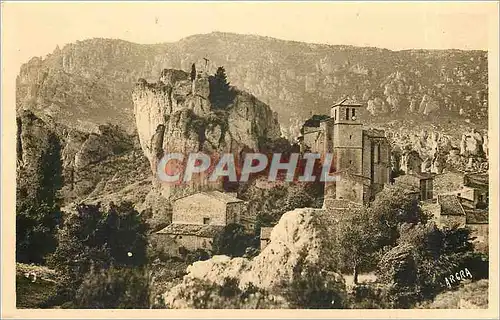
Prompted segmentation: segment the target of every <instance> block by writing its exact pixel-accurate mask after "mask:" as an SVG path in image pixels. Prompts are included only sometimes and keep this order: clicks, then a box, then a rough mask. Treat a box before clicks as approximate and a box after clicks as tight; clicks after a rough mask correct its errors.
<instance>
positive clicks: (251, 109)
mask: <svg viewBox="0 0 500 320" xmlns="http://www.w3.org/2000/svg"><path fill="white" fill-rule="evenodd" d="M188 78H189V75H188V74H187V73H185V72H183V71H179V70H173V69H169V70H164V71H163V72H162V73H161V76H160V79H159V81H158V82H157V83H153V84H150V83H148V82H147V81H146V80H143V79H141V80H140V81H139V82H138V83H137V85H136V87H135V89H134V92H133V94H132V99H133V102H134V114H135V119H136V125H137V132H138V136H139V140H140V143H141V147H142V150H143V152H144V154H145V156H146V157H147V158H148V160H149V162H150V165H151V169H152V172H153V175H154V180H156V182H158V183H157V186H160V189H161V190H162V194H163V196H165V197H166V198H170V197H171V196H173V195H179V193H176V192H174V191H175V190H177V191H178V190H181V189H183V188H181V187H180V186H176V187H173V186H172V185H166V184H160V183H159V181H158V178H157V175H156V169H157V165H158V162H159V161H160V159H161V158H162V157H163V155H164V154H165V153H166V152H170V153H173V152H177V153H182V154H183V155H184V156H185V157H186V158H187V157H188V155H189V154H190V153H192V152H203V153H205V154H209V155H210V154H222V153H232V154H233V155H239V154H240V152H241V151H243V150H254V151H257V150H259V149H260V147H261V145H262V144H263V143H265V142H267V141H273V140H276V139H278V138H279V137H280V127H279V124H278V120H277V116H276V114H275V113H273V112H272V110H271V109H270V108H269V106H267V105H266V104H264V103H262V102H260V101H259V100H257V99H256V98H255V97H254V96H252V95H250V94H248V93H245V92H243V91H240V90H237V89H234V90H235V97H234V100H233V101H232V103H230V104H229V105H228V106H227V107H225V108H223V109H220V108H216V107H214V106H213V105H212V104H211V103H210V99H209V95H210V88H209V80H208V76H206V75H201V76H200V77H199V78H198V79H196V80H195V81H191V80H190V79H188ZM200 183H201V184H203V182H200ZM199 186H200V185H198V183H193V184H191V185H189V186H186V189H185V190H184V191H185V192H191V191H192V190H193V189H196V188H197V187H199ZM173 192H174V193H173Z"/></svg>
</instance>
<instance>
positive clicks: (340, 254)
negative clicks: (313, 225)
mask: <svg viewBox="0 0 500 320" xmlns="http://www.w3.org/2000/svg"><path fill="white" fill-rule="evenodd" d="M377 227H378V226H377V224H373V220H372V216H370V214H369V212H368V211H367V210H365V209H364V208H352V209H348V210H346V211H345V213H344V214H343V215H342V217H340V219H339V221H338V223H337V225H336V226H335V227H334V228H335V234H336V239H335V241H334V252H335V255H334V256H335V257H336V258H337V259H336V260H337V261H336V265H337V267H338V268H340V270H343V271H346V270H351V271H352V273H353V276H354V283H355V284H357V283H358V274H359V271H360V269H361V268H363V267H365V266H366V265H367V264H368V263H369V262H370V260H371V259H370V258H373V254H374V253H375V252H376V251H377V250H378V249H379V248H378V247H377V244H376V242H374V241H373V240H374V238H377V234H378V233H379V231H378V230H377Z"/></svg>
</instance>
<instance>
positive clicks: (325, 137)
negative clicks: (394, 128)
mask: <svg viewBox="0 0 500 320" xmlns="http://www.w3.org/2000/svg"><path fill="white" fill-rule="evenodd" d="M363 109H364V108H363V105H362V104H360V103H356V102H353V101H349V100H344V101H342V102H340V103H337V104H335V105H333V106H332V107H331V110H330V116H329V117H322V118H321V119H318V120H317V121H308V122H306V124H305V125H304V127H303V135H302V137H301V139H300V140H301V144H302V151H304V152H313V153H320V154H326V153H332V154H333V161H332V167H333V170H331V172H332V173H331V174H333V175H335V176H336V177H337V179H336V181H333V182H327V183H325V202H324V207H325V208H326V209H329V208H332V209H333V208H339V207H345V206H346V205H348V204H354V205H362V204H366V203H368V202H369V201H372V200H373V199H374V197H375V194H376V193H377V192H379V191H380V190H382V189H383V187H384V184H388V183H389V181H390V170H391V162H390V146H389V142H388V140H387V138H386V137H385V132H384V131H383V130H375V129H366V128H363V124H362V122H361V121H360V116H361V113H362V112H363Z"/></svg>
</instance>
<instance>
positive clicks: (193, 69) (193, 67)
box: [191, 63, 196, 81]
mask: <svg viewBox="0 0 500 320" xmlns="http://www.w3.org/2000/svg"><path fill="white" fill-rule="evenodd" d="M194 80H196V65H195V64H194V63H193V64H192V65H191V81H194Z"/></svg>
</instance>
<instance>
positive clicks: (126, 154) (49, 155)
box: [17, 110, 150, 203]
mask: <svg viewBox="0 0 500 320" xmlns="http://www.w3.org/2000/svg"><path fill="white" fill-rule="evenodd" d="M17 126H18V136H17V173H18V182H19V183H18V186H20V187H22V188H24V189H26V196H36V194H38V193H40V192H43V189H44V188H46V187H49V184H50V187H54V188H56V189H60V196H61V197H62V201H63V203H69V202H71V201H81V200H84V199H85V200H87V201H99V200H102V199H103V198H104V197H105V198H108V199H110V200H113V198H115V199H114V200H116V199H118V198H119V200H123V199H127V198H128V199H127V200H131V201H133V202H136V203H139V202H141V200H144V199H141V197H142V198H144V197H145V195H146V193H147V192H148V188H149V186H150V180H149V170H148V167H147V160H146V159H145V158H143V156H142V154H141V153H142V152H141V151H140V149H139V144H138V142H136V141H135V139H136V138H135V137H134V136H131V135H129V134H127V133H126V132H124V130H122V129H120V128H119V127H117V126H113V125H100V126H99V127H98V129H97V130H96V131H95V132H93V133H87V132H80V131H78V130H75V129H72V128H68V127H67V126H64V125H61V124H56V123H54V122H50V121H43V120H41V119H40V118H38V117H37V116H36V115H35V114H33V113H32V112H31V111H28V110H22V111H20V112H19V114H18V117H17ZM145 181H146V182H147V183H144V182H145ZM141 182H142V184H141ZM53 184H57V185H53ZM134 188H135V189H134ZM141 188H142V189H144V190H143V192H141V191H140V189H141ZM124 189H125V190H124ZM134 190H135V191H134ZM134 192H136V193H137V194H136V195H135V196H134V195H133V193H134ZM141 194H142V195H141ZM113 195H114V196H113Z"/></svg>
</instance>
